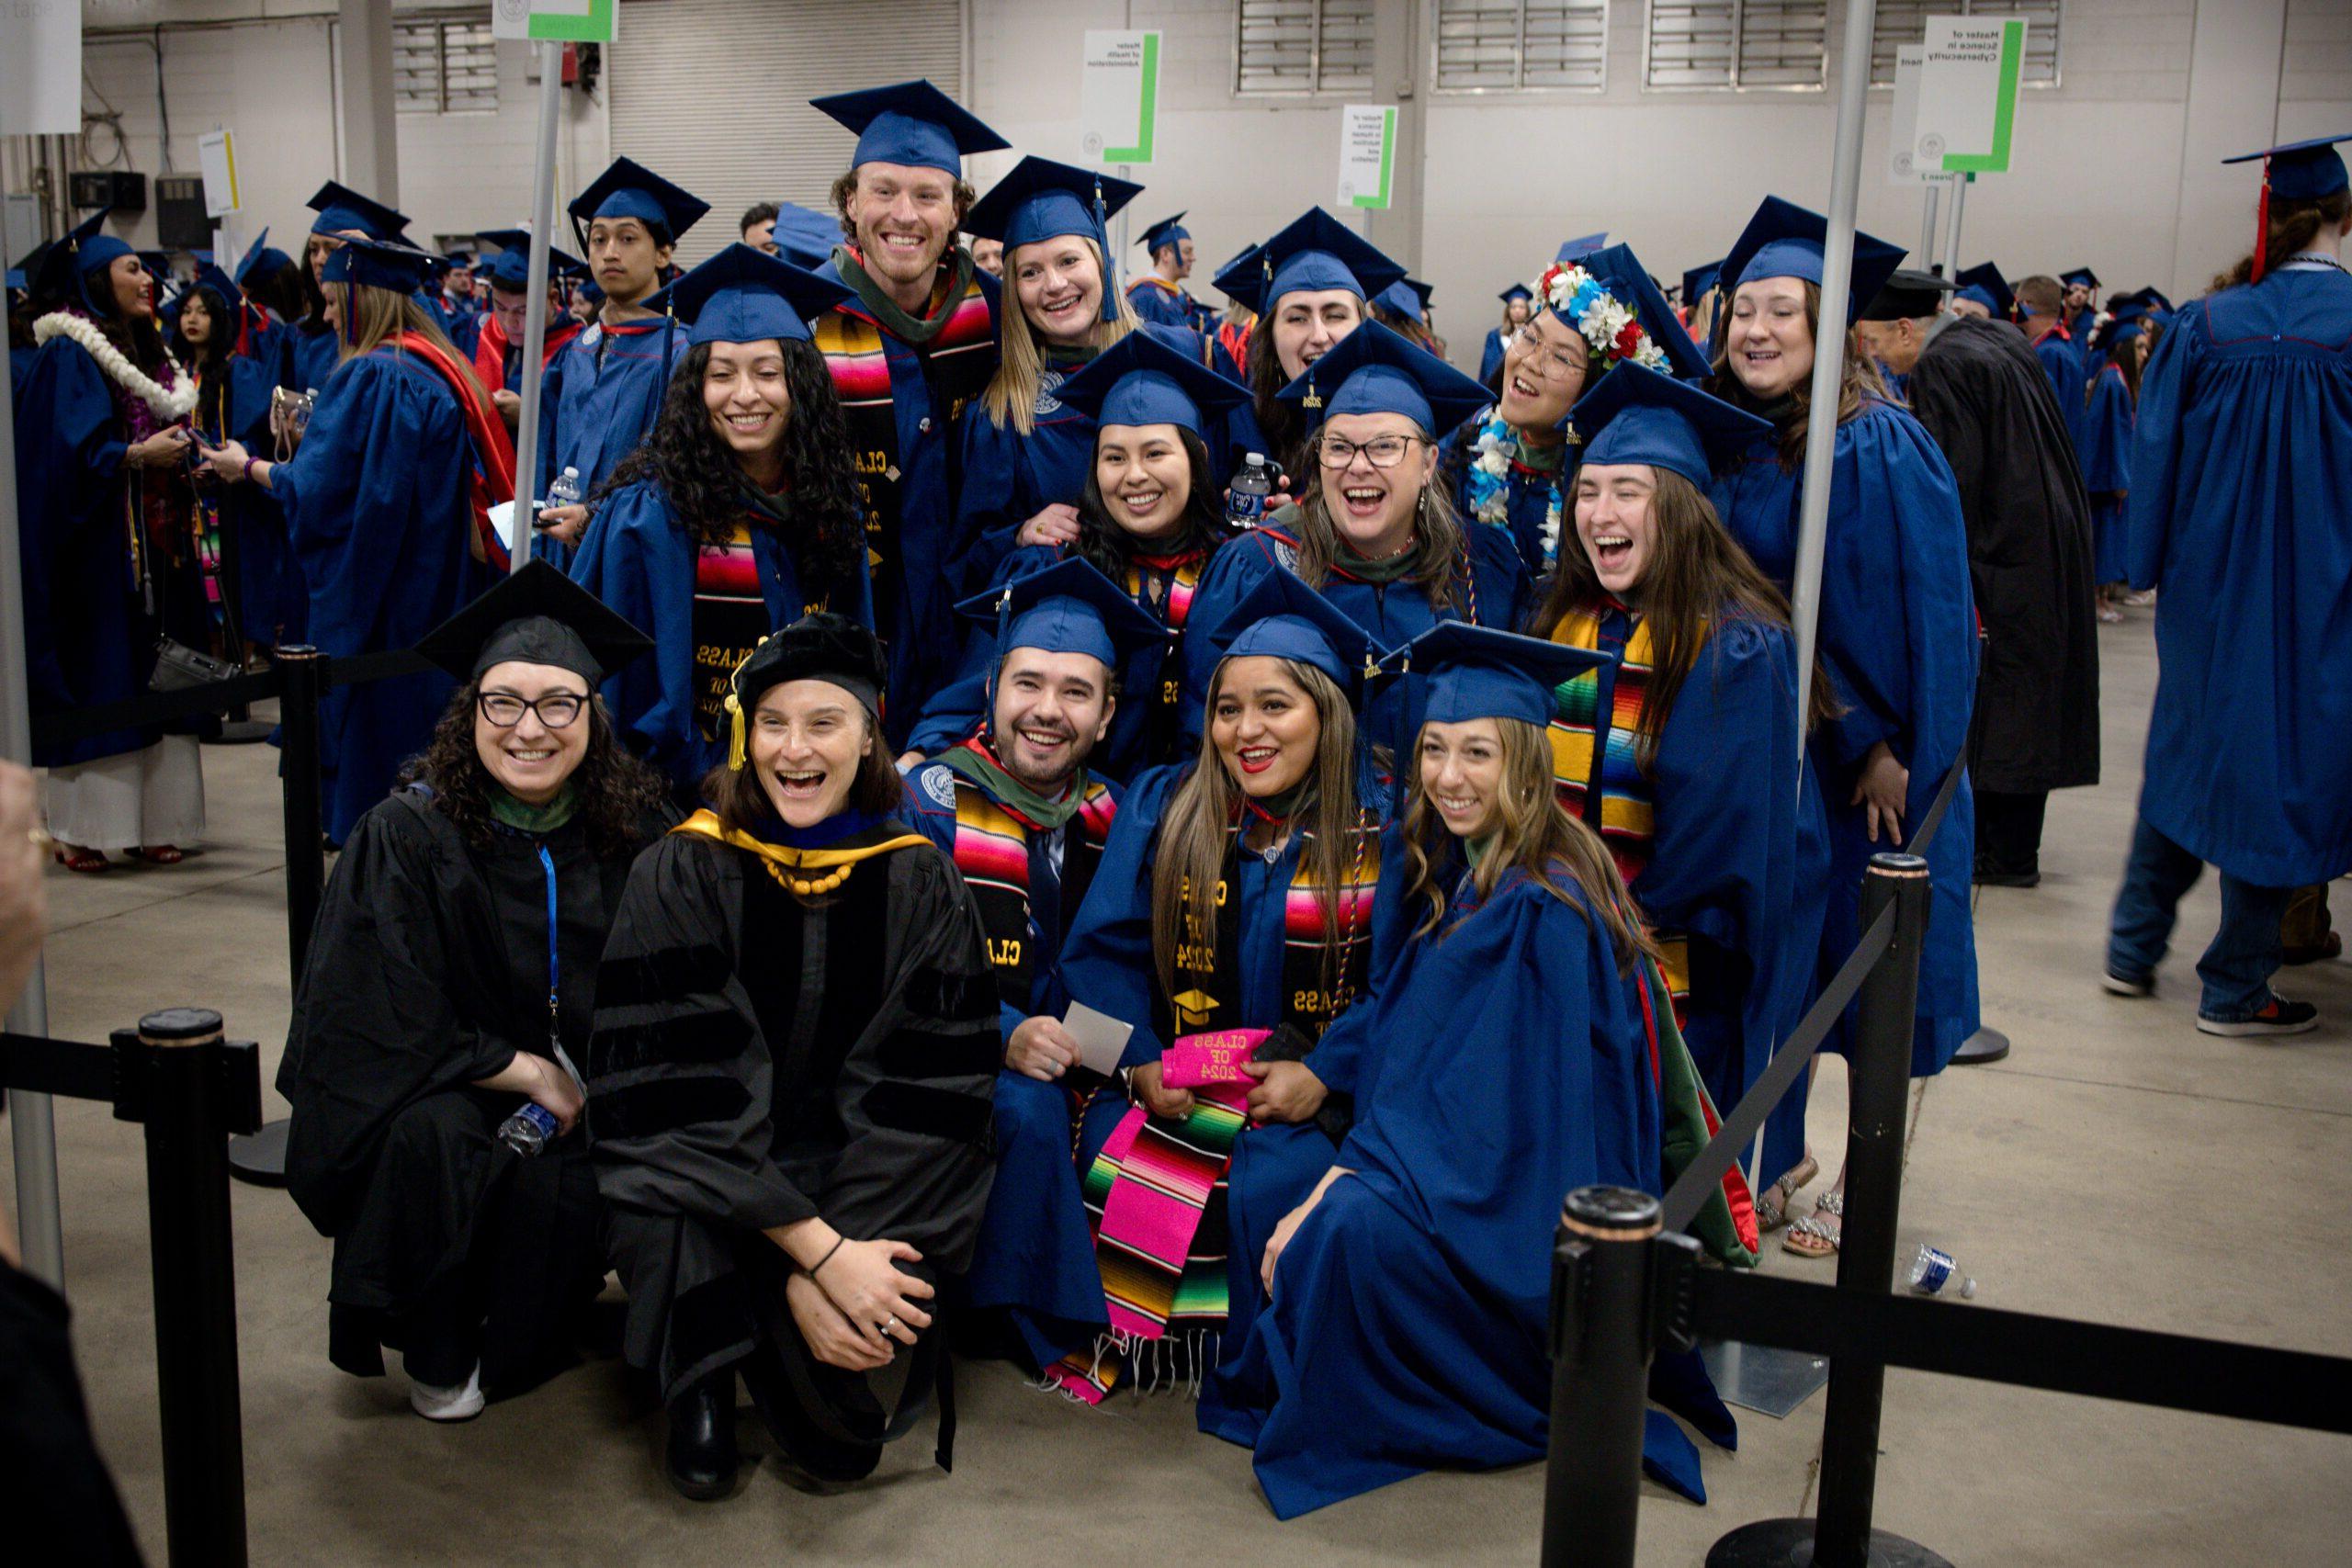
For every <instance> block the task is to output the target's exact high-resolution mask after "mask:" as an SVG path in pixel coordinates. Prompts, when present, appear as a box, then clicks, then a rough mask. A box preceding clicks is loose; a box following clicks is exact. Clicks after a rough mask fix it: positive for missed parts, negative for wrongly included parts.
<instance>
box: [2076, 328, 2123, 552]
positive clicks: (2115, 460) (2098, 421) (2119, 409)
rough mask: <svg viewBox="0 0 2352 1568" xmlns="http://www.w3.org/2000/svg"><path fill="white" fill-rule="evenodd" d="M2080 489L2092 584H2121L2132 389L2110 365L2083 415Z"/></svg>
mask: <svg viewBox="0 0 2352 1568" xmlns="http://www.w3.org/2000/svg"><path fill="white" fill-rule="evenodd" d="M2084 435H2085V443H2084V448H2083V489H2084V490H2085V491H2086V492H2088V494H2089V496H2090V500H2091V545H2092V551H2093V563H2092V564H2093V566H2094V568H2095V573H2094V576H2093V578H2092V581H2096V582H2120V581H2123V579H2124V578H2125V577H2126V576H2127V575H2129V574H2130V571H2131V565H2130V562H2129V560H2128V559H2127V557H2128V555H2129V549H2128V542H2129V536H2130V523H2129V519H2128V518H2127V516H2126V505H2125V496H2126V494H2127V493H2128V492H2129V491H2131V388H2129V387H2127V386H2126V385H2124V382H2123V372H2122V371H2121V370H2120V368H2118V367H2116V366H2114V365H2109V366H2108V367H2106V368H2105V369H2104V370H2102V371H2100V372H2099V376H2098V380H2096V381H2094V382H2092V383H2091V406H2090V412H2088V413H2087V414H2086V416H2085V418H2084Z"/></svg>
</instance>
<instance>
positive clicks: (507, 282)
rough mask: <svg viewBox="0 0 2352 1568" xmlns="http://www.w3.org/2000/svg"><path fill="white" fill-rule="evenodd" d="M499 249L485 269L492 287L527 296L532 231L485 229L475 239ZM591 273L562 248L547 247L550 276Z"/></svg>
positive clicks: (529, 285) (557, 246)
mask: <svg viewBox="0 0 2352 1568" xmlns="http://www.w3.org/2000/svg"><path fill="white" fill-rule="evenodd" d="M474 238H475V239H477V240H481V241H483V242H485V243H489V244H492V245H496V246H497V247H498V254H496V255H494V256H492V257H491V258H490V265H488V266H487V267H485V268H483V269H482V270H483V276H486V277H488V278H489V279H490V282H491V287H492V288H503V289H504V290H506V292H507V293H509V294H522V293H525V292H527V291H528V290H529V288H530V287H531V231H529V230H528V229H484V230H482V231H481V232H480V233H478V234H476V235H475V236H474ZM587 270H588V264H587V263H586V262H584V261H582V260H581V259H580V258H579V257H578V256H575V255H573V254H571V253H570V252H569V251H566V250H564V249H563V248H562V247H560V246H559V245H549V246H548V276H549V277H551V278H552V277H562V276H568V275H571V274H574V273H582V272H586V271H587Z"/></svg>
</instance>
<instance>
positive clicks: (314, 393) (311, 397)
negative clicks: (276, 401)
mask: <svg viewBox="0 0 2352 1568" xmlns="http://www.w3.org/2000/svg"><path fill="white" fill-rule="evenodd" d="M318 406H319V389H317V388H316V387H312V388H311V389H308V390H307V391H305V392H304V393H303V394H302V400H301V401H300V402H298V403H296V404H295V405H294V409H293V414H294V422H293V423H294V434H297V435H300V434H302V433H303V432H305V431H307V430H309V429H310V428H311V410H312V409H315V408H317V407H318Z"/></svg>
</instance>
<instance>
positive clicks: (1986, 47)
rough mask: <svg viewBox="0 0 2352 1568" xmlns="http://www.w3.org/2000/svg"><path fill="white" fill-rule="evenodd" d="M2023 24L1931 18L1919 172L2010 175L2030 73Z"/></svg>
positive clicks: (1923, 69) (1921, 79)
mask: <svg viewBox="0 0 2352 1568" xmlns="http://www.w3.org/2000/svg"><path fill="white" fill-rule="evenodd" d="M2025 28H2026V25H2025V23H2024V22H2022V21H2019V20H2018V19H2017V18H2015V17H2010V18H2007V19H2003V18H1999V17H1928V37H1927V51H1928V55H1927V61H1926V62H1925V64H1924V65H1923V66H1922V67H1921V69H1920V73H1919V120H1918V141H1917V143H1916V144H1915V149H1914V151H1915V162H1916V165H1917V169H1918V171H1919V172H1920V173H1923V174H1927V173H1934V172H1936V171H1939V170H1940V171H1941V172H1942V173H1944V174H1947V175H1987V174H2003V173H2006V172H2007V169H2008V166H2009V142H2010V132H2011V131H2012V130H2014V129H2015V128H2016V124H2017V113H2018V83H2019V82H2020V81H2021V80H2022V79H2023V77H2024V74H2025Z"/></svg>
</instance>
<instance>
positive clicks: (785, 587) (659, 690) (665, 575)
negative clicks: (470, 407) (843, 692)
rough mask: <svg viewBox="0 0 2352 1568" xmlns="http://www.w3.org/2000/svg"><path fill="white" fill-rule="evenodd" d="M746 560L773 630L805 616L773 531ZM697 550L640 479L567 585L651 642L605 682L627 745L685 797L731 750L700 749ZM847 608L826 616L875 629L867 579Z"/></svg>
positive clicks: (599, 523)
mask: <svg viewBox="0 0 2352 1568" xmlns="http://www.w3.org/2000/svg"><path fill="white" fill-rule="evenodd" d="M751 533H752V559H753V560H754V561H755V562H757V564H758V567H759V573H760V593H761V596H762V597H763V599H764V600H765V601H766V603H767V613H768V625H769V626H770V627H771V628H775V627H780V626H790V625H791V624H792V623H793V622H795V621H797V620H798V619H799V618H800V617H801V616H802V615H805V614H807V613H808V610H809V586H805V585H804V584H803V582H802V581H801V571H800V568H799V565H798V561H797V555H796V552H795V551H794V549H793V547H792V546H791V545H790V543H788V542H787V541H786V539H785V538H784V537H782V536H780V535H779V534H778V533H777V531H776V530H775V529H774V528H762V527H754V528H753V529H752V531H751ZM700 555H701V547H700V546H699V545H697V544H696V543H695V539H694V536H692V535H690V534H689V533H687V532H686V530H685V529H684V527H683V526H682V525H680V524H679V522H678V520H677V516H676V514H675V513H673V512H672V510H671V507H670V497H669V493H668V492H667V491H664V490H663V489H662V485H661V484H660V482H659V481H658V480H654V479H639V480H638V481H637V482H636V483H634V484H628V485H624V486H622V487H621V488H620V489H619V490H616V491H614V492H613V493H612V494H611V495H610V496H608V497H606V498H605V503H604V505H603V506H602V507H601V508H600V509H599V510H598V512H597V513H596V525H595V526H594V527H593V528H591V529H589V530H588V536H587V537H586V538H585V539H583V540H582V541H581V547H580V550H579V552H578V554H577V555H576V556H575V557H574V558H573V559H572V562H571V578H572V581H575V582H578V583H579V584H580V585H581V586H582V588H585V589H587V590H588V591H589V592H591V593H594V595H596V597H597V598H599V599H602V600H603V601H604V602H605V604H608V605H610V606H611V607H612V608H613V609H614V610H616V612H618V613H619V614H620V615H623V616H625V617H627V618H628V621H629V622H630V623H631V624H632V625H635V626H640V627H642V628H644V629H645V631H646V632H647V633H648V634H649V635H650V636H651V637H652V638H653V651H652V653H651V654H650V655H649V656H647V657H646V658H643V659H640V660H637V661H636V662H635V663H633V664H631V665H630V666H629V667H628V669H626V670H623V671H620V672H619V673H618V674H616V675H615V676H613V677H612V679H610V680H608V681H606V682H605V691H604V695H605V705H607V706H608V707H610V708H611V709H612V712H613V722H614V723H615V724H616V725H617V726H618V727H619V729H620V733H621V739H622V742H623V744H625V745H627V746H628V749H629V750H632V751H634V752H636V753H637V754H638V755H639V756H640V757H643V758H644V759H645V760H646V761H649V762H650V763H652V764H653V765H654V766H655V767H656V768H658V769H660V770H661V771H662V773H663V774H664V775H666V776H667V777H668V778H669V779H670V781H671V782H672V783H673V784H675V785H676V786H677V787H678V788H679V790H680V791H681V793H682V794H684V795H691V794H692V792H693V791H694V789H695V785H696V784H699V783H700V782H701V780H702V777H703V775H704V774H705V773H708V772H709V771H710V770H711V769H712V768H715V767H717V766H718V764H719V763H721V762H723V761H726V760H727V742H726V739H724V738H723V737H722V738H721V739H719V740H718V741H716V742H710V741H706V740H704V739H702V736H701V734H700V732H699V731H698V730H697V729H696V728H695V562H696V561H697V559H698V558H700ZM853 577H854V592H855V593H856V594H857V599H856V601H855V602H854V603H852V604H839V603H829V604H827V606H826V607H827V608H829V609H831V610H834V611H836V612H838V613H840V614H842V615H848V616H850V617H851V618H852V619H854V620H855V621H856V622H857V623H858V624H859V625H861V626H867V627H871V626H873V624H874V606H873V603H872V600H871V598H870V592H871V583H870V580H869V579H868V578H867V577H866V575H865V573H864V572H857V573H854V574H853Z"/></svg>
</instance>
